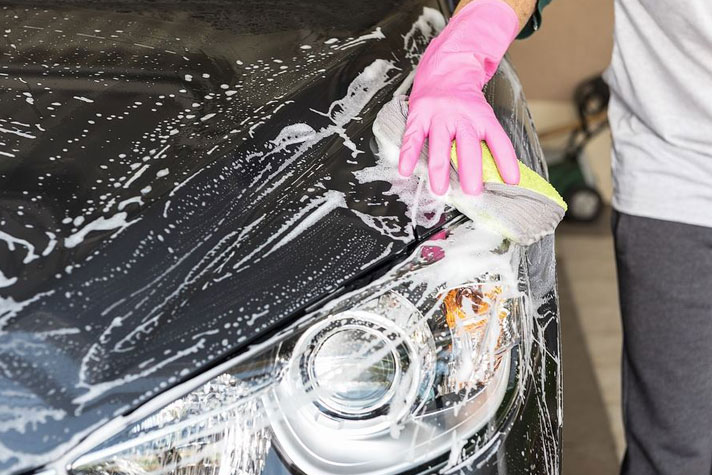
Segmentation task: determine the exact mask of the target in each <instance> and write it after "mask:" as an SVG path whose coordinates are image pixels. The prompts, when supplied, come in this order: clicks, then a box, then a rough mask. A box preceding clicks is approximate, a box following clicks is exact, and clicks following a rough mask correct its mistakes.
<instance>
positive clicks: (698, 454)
mask: <svg viewBox="0 0 712 475" xmlns="http://www.w3.org/2000/svg"><path fill="white" fill-rule="evenodd" d="M710 212H711V213H712V209H711V210H710ZM613 235H614V238H615V247H616V262H617V268H618V288H619V292H620V306H621V314H622V318H623V362H622V363H623V364H622V366H623V421H624V425H625V436H626V443H627V450H626V454H625V458H624V460H623V466H622V469H621V473H622V474H625V475H647V474H666V475H668V474H669V475H678V474H689V475H696V474H700V475H701V474H704V475H709V474H710V473H712V228H707V227H702V226H692V225H688V224H680V223H674V222H670V221H660V220H656V219H649V218H641V217H636V216H630V215H626V214H622V213H617V212H614V215H613Z"/></svg>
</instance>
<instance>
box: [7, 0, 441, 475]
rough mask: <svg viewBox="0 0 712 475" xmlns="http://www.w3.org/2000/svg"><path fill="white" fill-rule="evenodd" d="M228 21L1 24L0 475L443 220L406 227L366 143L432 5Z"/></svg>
mask: <svg viewBox="0 0 712 475" xmlns="http://www.w3.org/2000/svg"><path fill="white" fill-rule="evenodd" d="M240 3H248V2H240ZM249 3H250V5H241V6H240V7H235V6H230V3H229V2H195V3H178V4H176V2H175V1H171V2H167V4H166V5H163V4H162V2H151V3H149V4H141V3H137V2H133V3H132V2H106V3H104V2H97V3H96V4H93V5H90V4H89V3H88V2H60V3H59V5H60V6H56V2H55V3H54V6H42V5H37V6H29V7H28V3H26V2H23V3H22V4H21V6H4V7H0V18H2V20H1V22H2V24H3V32H4V33H3V36H4V38H3V45H2V53H3V55H2V59H0V84H2V90H1V91H0V132H1V133H0V470H8V471H22V470H26V469H30V468H33V467H38V466H41V465H43V464H44V463H47V462H49V461H51V460H53V459H55V458H57V457H58V456H59V455H61V454H62V453H64V452H65V451H66V450H67V449H68V448H69V447H71V446H72V445H74V444H75V443H77V442H78V441H79V440H81V439H82V438H83V437H85V436H86V435H87V434H88V433H89V432H90V431H92V430H93V429H95V428H96V427H98V426H100V425H101V424H103V423H105V422H106V421H108V420H110V419H111V418H113V417H115V416H116V415H118V414H121V413H125V412H127V411H130V410H132V409H134V408H135V407H137V406H138V405H140V404H142V403H143V402H145V401H146V400H147V399H149V398H151V397H152V396H154V395H155V394H157V393H158V392H160V391H163V390H165V389H166V388H169V387H171V386H174V385H176V384H178V383H180V382H181V381H184V380H186V379H188V378H190V377H191V376H192V375H194V374H195V373H196V372H199V371H202V370H204V369H205V368H206V367H209V366H211V365H214V364H216V363H217V362H219V361H221V360H223V359H224V358H226V357H229V356H231V355H234V354H236V353H237V352H239V351H240V350H241V349H242V348H244V347H245V346H246V345H249V344H250V343H251V342H254V341H255V340H256V339H258V338H261V337H263V336H264V335H267V334H268V333H269V332H270V331H271V330H273V329H274V328H275V327H277V326H280V325H285V324H286V323H288V322H289V321H292V320H293V319H294V318H295V317H296V316H298V315H300V314H302V313H303V312H304V311H305V309H306V308H308V306H310V305H313V304H314V303H315V302H318V301H320V300H321V299H324V298H328V297H329V296H330V295H333V294H334V293H335V292H336V291H337V290H339V289H340V288H343V287H344V286H345V285H347V284H349V282H352V281H353V280H354V279H357V278H359V277H361V276H364V275H365V274H368V273H369V271H370V269H371V268H372V267H375V266H378V265H379V264H380V263H382V262H383V261H384V260H386V259H389V258H393V257H394V256H397V255H398V254H399V253H401V254H403V253H405V252H407V250H408V247H409V246H412V245H413V244H414V242H415V241H416V240H417V236H418V234H419V233H424V232H428V230H429V229H433V228H435V227H437V226H438V225H439V224H441V223H442V222H443V220H444V219H446V215H445V214H443V213H442V212H432V213H430V214H429V213H428V210H425V213H424V214H423V213H422V210H421V214H422V215H423V216H424V217H425V218H426V219H425V220H424V221H423V220H420V221H416V222H417V223H419V224H422V226H420V227H418V226H414V225H413V222H412V221H411V214H410V213H409V212H408V206H407V205H406V203H405V202H404V201H403V200H402V199H401V198H399V196H397V195H395V194H393V192H392V190H391V188H392V186H393V184H392V182H393V180H398V178H397V177H392V176H391V177H390V178H389V177H384V176H382V175H383V174H384V173H386V174H388V173H387V172H384V171H383V170H382V169H379V168H378V167H377V166H375V165H376V158H375V156H374V153H373V152H372V146H373V145H372V134H371V124H372V121H373V118H374V116H375V114H376V113H377V112H378V109H379V107H380V105H382V104H383V103H384V101H386V100H387V99H388V98H389V97H391V96H392V95H393V93H394V92H395V91H396V89H397V88H398V87H399V86H400V85H401V84H402V83H403V81H404V79H405V78H406V77H407V76H408V74H409V73H410V72H411V71H412V69H413V66H414V63H415V62H416V61H417V56H418V54H419V52H420V51H421V50H422V48H423V47H424V45H425V44H427V41H428V40H429V38H430V37H432V35H434V34H435V33H436V31H437V29H438V28H440V27H442V24H443V22H444V19H443V16H442V14H441V13H439V11H438V10H436V9H432V8H425V9H424V6H426V4H429V3H434V2H426V1H422V2H418V1H409V2H406V1H402V0H401V1H397V0H391V1H384V0H372V1H358V2H349V1H343V2H342V1H339V2H328V4H329V8H325V7H324V6H323V4H324V2H316V1H312V2H304V1H299V2H286V1H282V0H280V1H274V2H267V1H264V0H260V1H254V2H249ZM168 4H170V5H171V6H170V8H169V7H168ZM337 7H338V8H337ZM167 8H169V11H168V12H166V9H167ZM391 175H392V173H391ZM399 186H406V187H407V186H411V185H409V184H407V183H405V182H403V183H400V185H399ZM436 211H437V210H436ZM440 211H442V210H440Z"/></svg>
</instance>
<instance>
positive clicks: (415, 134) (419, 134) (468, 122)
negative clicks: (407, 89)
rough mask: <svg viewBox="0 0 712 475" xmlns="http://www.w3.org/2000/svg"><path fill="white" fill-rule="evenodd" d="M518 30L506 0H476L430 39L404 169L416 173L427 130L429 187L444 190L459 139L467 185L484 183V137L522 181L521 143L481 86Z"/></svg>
mask: <svg viewBox="0 0 712 475" xmlns="http://www.w3.org/2000/svg"><path fill="white" fill-rule="evenodd" d="M518 31H519V19H518V18H517V14H516V13H515V12H514V10H513V9H512V8H511V7H510V6H509V5H507V4H506V3H504V2H503V1H502V0H475V1H473V2H472V3H469V4H468V5H467V6H466V7H465V8H463V9H462V10H461V11H460V12H459V13H458V14H457V15H455V16H454V17H453V18H452V19H451V20H450V23H448V25H447V26H446V27H445V28H444V29H443V31H442V32H441V33H440V34H439V35H438V36H437V38H435V39H434V40H433V41H431V43H430V45H428V47H427V49H426V50H425V53H424V54H423V57H422V59H421V61H420V64H419V65H418V68H417V70H416V73H415V79H414V82H413V90H412V92H411V95H410V100H409V111H410V112H409V114H408V122H407V125H406V130H405V134H404V135H403V145H402V146H401V152H400V161H399V165H398V170H399V171H400V173H401V174H402V175H404V176H410V175H411V174H412V173H413V170H414V169H415V166H416V164H417V162H418V158H419V156H420V151H421V149H422V147H423V143H424V142H425V138H426V137H427V138H428V144H429V151H430V156H429V157H428V174H429V176H430V188H431V190H433V192H434V193H436V194H438V195H442V194H444V193H445V192H447V189H448V185H449V182H450V149H451V145H452V141H453V140H455V141H456V143H457V154H458V157H457V158H458V160H457V161H458V172H459V176H460V186H461V187H462V189H463V190H464V191H465V193H468V194H479V193H480V192H481V191H482V149H481V147H480V141H481V140H485V141H486V142H487V145H488V146H489V148H490V150H491V151H492V155H494V157H495V161H496V163H497V168H498V169H499V173H500V175H501V176H502V179H503V180H504V182H505V183H509V184H512V185H516V184H518V183H519V166H518V165H517V158H516V155H515V153H514V147H512V143H511V142H510V140H509V137H507V134H506V133H505V132H504V130H503V129H502V126H501V125H500V124H499V122H498V121H497V118H496V117H495V115H494V111H493V110H492V107H490V105H489V104H488V103H487V100H486V99H485V97H484V94H483V93H482V88H483V87H484V85H485V84H486V83H487V81H489V80H490V79H491V78H492V76H493V75H494V73H495V71H497V67H498V66H499V62H500V61H501V60H502V58H503V57H504V54H505V53H506V51H507V48H508V47H509V45H510V44H511V42H512V41H514V38H515V36H516V35H517V32H518Z"/></svg>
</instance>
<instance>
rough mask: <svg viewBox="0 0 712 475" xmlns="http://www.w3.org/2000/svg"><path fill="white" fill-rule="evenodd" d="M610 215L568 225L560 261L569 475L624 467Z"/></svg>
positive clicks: (602, 474)
mask: <svg viewBox="0 0 712 475" xmlns="http://www.w3.org/2000/svg"><path fill="white" fill-rule="evenodd" d="M609 222H610V212H609V211H606V212H605V213H604V214H603V216H602V217H601V218H600V219H599V221H598V222H597V223H593V224H571V223H562V224H561V225H560V227H559V230H558V231H557V259H558V266H559V268H558V272H559V293H560V304H561V320H562V324H561V326H562V346H563V362H564V441H563V451H564V452H563V453H564V455H563V457H564V459H563V473H564V475H569V474H577V475H586V474H592V475H593V474H595V475H608V474H615V473H617V472H618V463H619V460H620V458H621V456H622V454H623V449H624V439H623V427H622V422H621V413H620V379H619V378H620V354H621V328H620V314H619V310H618V292H617V287H616V273H615V272H616V271H615V261H614V257H613V242H612V237H611V233H610V226H609Z"/></svg>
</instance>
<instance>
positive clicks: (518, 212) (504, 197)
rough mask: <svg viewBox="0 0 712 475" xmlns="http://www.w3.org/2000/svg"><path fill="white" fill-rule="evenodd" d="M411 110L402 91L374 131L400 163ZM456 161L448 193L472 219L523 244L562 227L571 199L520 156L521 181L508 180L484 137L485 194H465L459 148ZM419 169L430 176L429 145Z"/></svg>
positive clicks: (385, 153) (389, 155)
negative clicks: (504, 177) (458, 172)
mask: <svg viewBox="0 0 712 475" xmlns="http://www.w3.org/2000/svg"><path fill="white" fill-rule="evenodd" d="M407 115H408V102H407V97H405V96H398V97H394V98H393V100H391V101H390V102H388V103H387V104H386V105H385V106H384V107H383V109H381V111H380V112H379V113H378V116H377V117H376V121H375V122H374V124H373V132H374V135H375V137H376V142H377V143H378V147H379V154H380V155H381V156H382V158H385V159H388V160H392V161H393V166H394V167H395V166H397V161H398V150H399V149H400V145H401V141H402V138H403V133H404V131H405V124H406V118H407ZM451 160H452V162H453V164H454V165H455V166H454V167H453V169H452V170H451V172H450V178H451V180H450V182H451V187H450V189H449V190H448V192H447V193H446V194H445V196H444V197H443V199H444V200H445V202H446V203H448V204H449V205H451V206H453V207H455V208H456V209H457V210H459V211H460V212H461V213H463V214H464V215H466V216H468V217H469V218H470V219H472V220H474V221H476V222H479V223H483V224H484V225H486V226H488V227H490V228H493V229H494V230H495V231H497V232H499V233H500V234H502V235H503V236H504V237H506V238H508V239H510V240H512V241H514V242H516V243H519V244H522V245H529V244H532V243H534V242H536V241H538V240H539V239H541V238H542V237H543V236H546V235H548V234H551V233H553V232H554V230H555V229H556V226H557V225H558V224H559V222H560V221H561V219H562V218H563V217H564V213H565V211H566V203H565V202H564V200H563V199H562V198H561V196H559V194H558V193H557V192H556V190H555V189H554V188H553V187H552V186H551V185H550V184H549V182H547V181H546V180H545V179H544V178H543V177H541V176H539V174H537V173H536V172H534V171H533V170H531V169H530V168H529V167H527V166H526V165H524V164H523V163H521V162H519V170H520V175H521V179H520V183H519V185H508V184H506V183H504V182H503V180H502V177H500V175H499V171H498V170H497V166H496V164H495V161H494V158H493V157H492V154H491V153H490V151H489V149H488V148H487V146H486V145H485V143H484V142H483V143H482V177H483V181H484V191H483V192H482V194H480V195H479V196H470V195H467V194H465V193H464V192H463V191H462V189H461V188H460V185H459V181H458V179H457V172H456V170H457V153H456V150H455V145H454V144H453V149H452V153H451ZM415 174H416V175H417V176H419V177H420V179H422V180H425V179H427V176H428V173H427V146H426V147H423V150H422V152H421V155H420V160H419V164H418V166H417V167H416V169H415Z"/></svg>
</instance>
